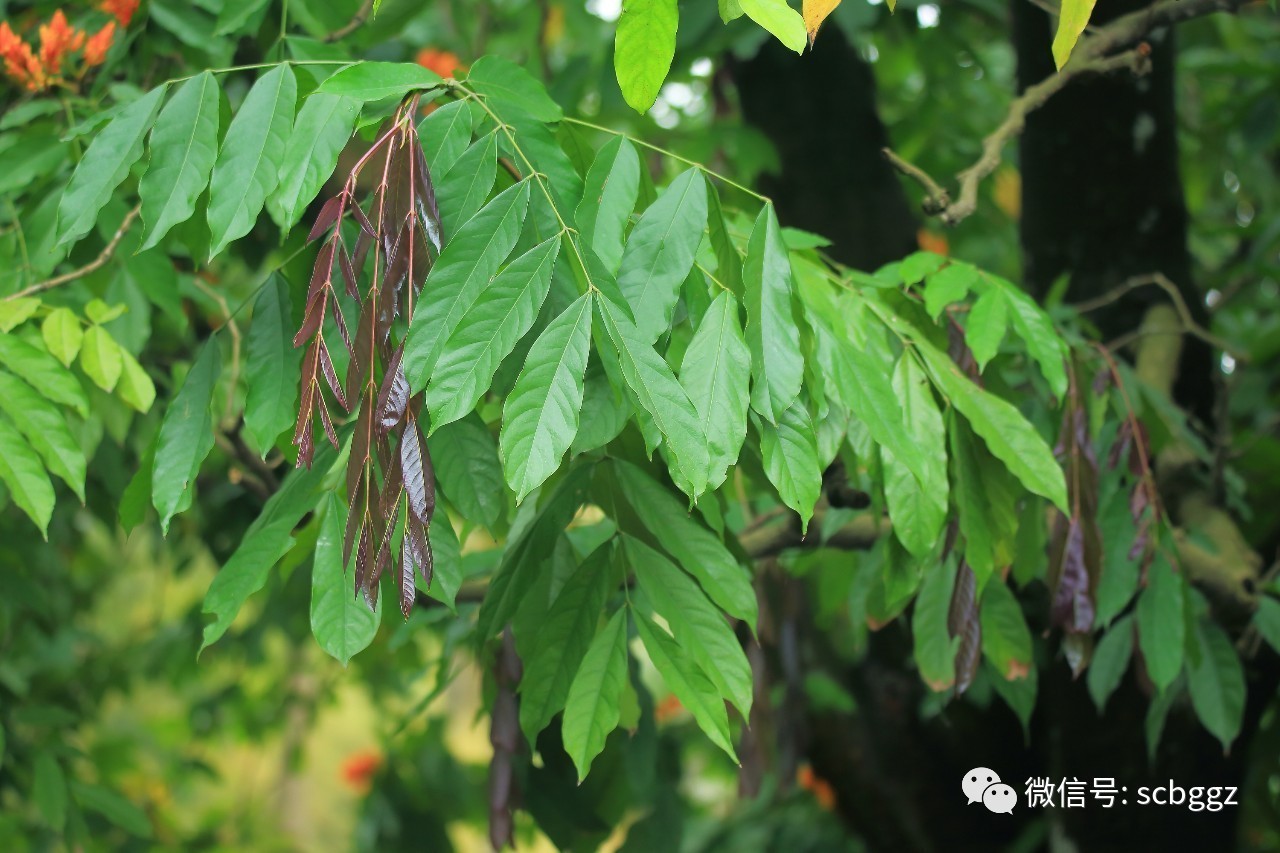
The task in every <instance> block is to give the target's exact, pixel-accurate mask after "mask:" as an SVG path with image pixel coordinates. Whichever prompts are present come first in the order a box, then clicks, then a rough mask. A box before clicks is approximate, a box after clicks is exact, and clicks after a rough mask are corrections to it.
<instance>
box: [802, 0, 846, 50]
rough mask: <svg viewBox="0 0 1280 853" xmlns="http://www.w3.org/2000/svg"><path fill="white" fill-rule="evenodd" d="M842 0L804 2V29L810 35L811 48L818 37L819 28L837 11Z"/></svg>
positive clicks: (807, 0) (805, 0) (808, 0)
mask: <svg viewBox="0 0 1280 853" xmlns="http://www.w3.org/2000/svg"><path fill="white" fill-rule="evenodd" d="M839 5H840V0H804V6H803V10H804V28H805V30H806V31H808V33H809V46H810V47H813V40H814V39H816V38H817V37H818V27H820V26H822V22H823V21H825V20H826V19H827V16H828V15H830V14H831V13H832V12H834V11H835V10H836V7H837V6H839Z"/></svg>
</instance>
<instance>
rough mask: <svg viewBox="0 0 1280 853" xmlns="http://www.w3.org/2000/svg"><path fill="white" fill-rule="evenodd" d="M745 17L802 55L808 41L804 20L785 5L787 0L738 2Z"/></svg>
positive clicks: (747, 0)
mask: <svg viewBox="0 0 1280 853" xmlns="http://www.w3.org/2000/svg"><path fill="white" fill-rule="evenodd" d="M738 5H739V6H741V7H742V11H743V12H745V13H746V15H747V17H748V18H750V19H751V20H753V21H755V22H756V23H757V24H759V25H760V26H762V27H764V28H765V29H766V30H768V31H769V32H771V33H773V34H774V36H776V37H777V39H778V41H780V42H782V43H783V44H785V45H786V46H787V47H789V48H790V49H791V50H794V51H795V52H796V53H803V52H804V46H805V44H806V42H807V41H808V33H807V32H806V31H805V26H804V19H803V18H801V17H800V13H799V12H797V11H796V10H795V9H792V8H791V7H790V6H788V5H787V0H738Z"/></svg>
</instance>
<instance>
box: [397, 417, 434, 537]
mask: <svg viewBox="0 0 1280 853" xmlns="http://www.w3.org/2000/svg"><path fill="white" fill-rule="evenodd" d="M400 467H401V471H402V473H403V475H404V490H405V494H406V495H408V497H409V511H410V512H411V513H412V514H413V517H414V518H415V519H417V520H418V522H419V523H420V524H422V525H423V526H427V525H429V524H431V516H432V515H434V514H435V511H436V489H435V472H434V471H433V470H432V466H431V454H430V452H428V450H427V445H426V442H424V441H423V440H422V436H421V434H420V433H419V432H418V422H417V421H416V420H415V419H413V418H412V417H411V418H409V420H408V421H407V422H406V423H405V427H404V435H403V437H402V438H401V439H400Z"/></svg>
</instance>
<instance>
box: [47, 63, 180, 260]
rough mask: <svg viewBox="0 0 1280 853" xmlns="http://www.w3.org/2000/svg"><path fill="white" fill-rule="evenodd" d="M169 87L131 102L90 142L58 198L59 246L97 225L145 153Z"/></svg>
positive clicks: (70, 241) (155, 90)
mask: <svg viewBox="0 0 1280 853" xmlns="http://www.w3.org/2000/svg"><path fill="white" fill-rule="evenodd" d="M167 88H168V87H167V85H160V86H157V87H156V88H154V89H152V90H151V91H150V92H147V93H146V94H145V95H143V96H142V97H141V98H138V100H136V101H133V102H132V103H130V104H129V105H128V106H126V107H125V108H124V109H122V110H121V111H120V112H119V113H118V114H117V115H116V117H115V118H113V119H112V120H111V123H110V124H108V125H107V126H106V127H104V128H103V129H102V130H101V131H99V132H98V135H97V136H95V137H94V138H93V142H91V143H89V148H88V150H86V151H85V152H84V156H83V157H82V158H80V162H79V163H78V164H77V165H76V170H75V172H74V173H73V174H72V175H71V183H70V184H68V185H67V190H66V192H64V193H63V194H62V200H61V201H59V202H58V245H59V246H61V245H62V244H64V243H74V242H75V241H76V240H79V239H80V238H81V237H83V236H84V235H85V234H88V233H89V230H90V229H91V228H93V224H94V223H95V222H97V220H98V214H99V213H100V212H101V211H102V208H103V207H105V206H106V204H107V202H108V201H110V200H111V193H112V192H114V191H115V188H116V187H118V186H120V184H121V182H122V181H124V179H125V178H126V177H127V176H128V174H129V169H130V168H131V167H132V166H133V164H134V163H136V162H138V158H139V157H141V156H142V147H143V140H144V139H145V138H146V135H147V131H148V130H150V129H151V123H152V122H153V121H155V118H156V113H157V112H158V111H159V110H160V102H161V101H163V100H164V93H165V91H166V90H167Z"/></svg>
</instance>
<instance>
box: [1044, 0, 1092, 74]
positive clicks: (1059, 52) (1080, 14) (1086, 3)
mask: <svg viewBox="0 0 1280 853" xmlns="http://www.w3.org/2000/svg"><path fill="white" fill-rule="evenodd" d="M1094 2H1095V0H1062V8H1061V9H1060V10H1059V12H1058V30H1057V32H1055V33H1054V35H1053V64H1054V65H1056V66H1057V67H1058V69H1059V70H1061V69H1062V66H1064V65H1066V64H1067V60H1068V59H1069V58H1070V57H1071V51H1072V49H1073V48H1074V47H1075V46H1076V42H1077V41H1078V40H1079V39H1080V34H1081V33H1083V32H1084V28H1085V27H1087V26H1088V25H1089V16H1090V15H1092V14H1093V4H1094Z"/></svg>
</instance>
